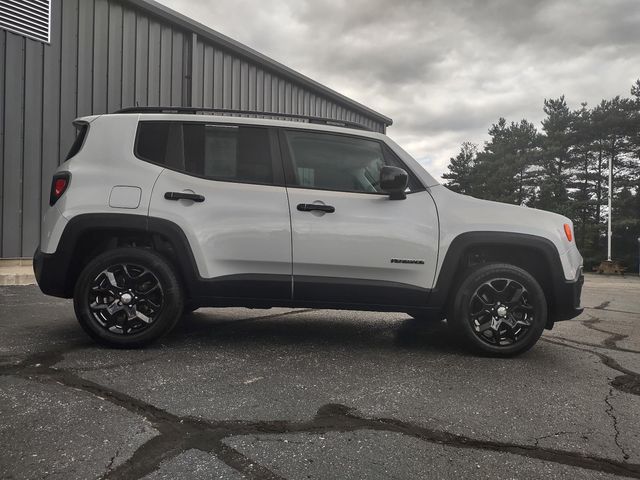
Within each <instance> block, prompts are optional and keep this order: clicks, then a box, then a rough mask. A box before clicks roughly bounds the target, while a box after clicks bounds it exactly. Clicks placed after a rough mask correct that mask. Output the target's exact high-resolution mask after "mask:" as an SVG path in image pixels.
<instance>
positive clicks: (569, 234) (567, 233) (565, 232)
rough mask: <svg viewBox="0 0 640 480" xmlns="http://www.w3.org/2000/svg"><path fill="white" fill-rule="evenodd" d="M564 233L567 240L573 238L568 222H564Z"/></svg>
mask: <svg viewBox="0 0 640 480" xmlns="http://www.w3.org/2000/svg"><path fill="white" fill-rule="evenodd" d="M564 234H565V235H566V236H567V240H569V241H571V240H573V233H572V232H571V226H570V225H569V224H568V223H565V224H564Z"/></svg>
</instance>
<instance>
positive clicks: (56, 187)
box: [49, 172, 71, 205]
mask: <svg viewBox="0 0 640 480" xmlns="http://www.w3.org/2000/svg"><path fill="white" fill-rule="evenodd" d="M70 180H71V175H70V174H69V173H68V172H61V173H56V174H55V175H54V176H53V180H52V181H51V194H50V195H49V205H53V204H54V203H56V202H57V201H58V199H59V198H60V197H61V196H62V194H63V193H64V192H66V191H67V188H68V187H69V181H70Z"/></svg>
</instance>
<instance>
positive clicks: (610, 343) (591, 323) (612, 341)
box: [580, 302, 629, 350]
mask: <svg viewBox="0 0 640 480" xmlns="http://www.w3.org/2000/svg"><path fill="white" fill-rule="evenodd" d="M605 303H608V302H605ZM587 315H589V314H587ZM589 316H590V317H591V318H589V319H587V320H582V322H580V323H582V325H584V326H585V327H587V328H589V329H591V330H594V331H596V332H600V333H606V334H607V335H609V337H607V338H605V339H604V340H603V342H602V344H603V345H604V346H605V347H609V348H611V349H613V350H616V349H618V342H619V341H621V340H624V339H625V338H628V337H629V335H623V334H621V333H616V332H610V331H609V330H604V329H602V328H598V327H596V326H595V325H596V324H598V323H602V320H600V318H598V317H594V316H593V315H589Z"/></svg>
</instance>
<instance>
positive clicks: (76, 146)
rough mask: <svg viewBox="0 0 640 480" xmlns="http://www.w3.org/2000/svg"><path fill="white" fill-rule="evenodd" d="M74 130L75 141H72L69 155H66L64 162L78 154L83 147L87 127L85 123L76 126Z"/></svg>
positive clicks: (87, 130)
mask: <svg viewBox="0 0 640 480" xmlns="http://www.w3.org/2000/svg"><path fill="white" fill-rule="evenodd" d="M76 130H77V131H76V139H75V140H74V142H73V145H71V149H70V150H69V153H67V157H66V158H65V160H69V159H70V158H71V157H75V156H76V155H77V154H78V152H79V151H80V149H81V148H82V145H84V141H85V139H86V138H87V133H88V132H89V125H87V124H86V123H82V124H80V125H76Z"/></svg>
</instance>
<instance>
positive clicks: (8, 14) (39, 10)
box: [0, 0, 51, 43]
mask: <svg viewBox="0 0 640 480" xmlns="http://www.w3.org/2000/svg"><path fill="white" fill-rule="evenodd" d="M50 26H51V0H0V28H4V29H5V30H9V31H10V32H14V33H18V34H20V35H24V36H25V37H29V38H33V39H35V40H40V41H41V42H47V43H49V33H50Z"/></svg>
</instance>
